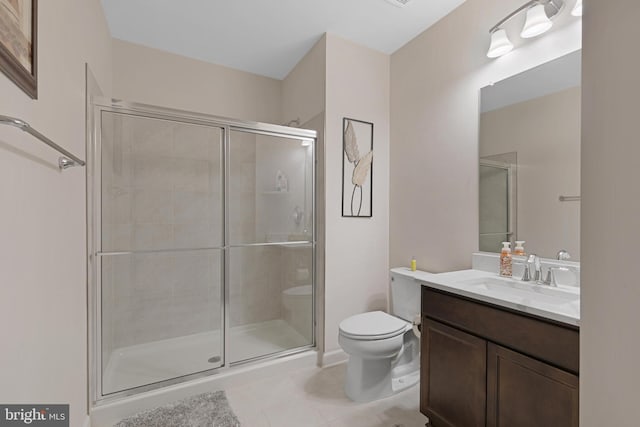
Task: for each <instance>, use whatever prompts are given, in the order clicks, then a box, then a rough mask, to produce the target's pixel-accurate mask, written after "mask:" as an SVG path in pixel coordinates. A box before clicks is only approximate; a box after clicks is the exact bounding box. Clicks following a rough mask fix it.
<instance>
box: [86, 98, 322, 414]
mask: <svg viewBox="0 0 640 427" xmlns="http://www.w3.org/2000/svg"><path fill="white" fill-rule="evenodd" d="M103 112H108V113H113V114H122V115H126V116H129V117H140V118H147V119H157V120H168V121H172V122H180V123H184V124H187V125H197V126H198V125H199V126H207V127H212V128H218V129H220V130H221V131H222V139H223V140H222V148H221V161H220V165H221V176H220V178H221V180H222V186H221V187H222V188H221V190H222V203H223V209H222V226H223V230H222V231H223V241H222V247H220V248H209V249H212V250H213V249H215V250H220V251H221V260H222V262H221V272H220V276H221V277H220V279H221V286H220V294H221V295H220V297H221V298H220V315H221V324H222V327H221V328H220V330H221V332H222V334H223V335H222V339H221V345H222V351H221V358H222V360H221V364H220V366H219V367H215V368H212V369H208V370H204V371H198V372H194V373H191V374H186V375H182V376H179V377H174V378H170V379H166V380H163V381H159V382H154V383H151V384H146V385H141V386H137V387H133V388H129V389H126V390H122V391H118V392H113V393H108V394H106V395H105V394H102V381H103V378H102V375H103V368H102V324H101V321H102V301H101V299H102V283H101V277H100V276H101V275H100V273H101V267H100V266H99V264H100V262H101V261H100V258H101V257H100V256H98V253H99V252H100V250H101V232H102V231H101V228H102V217H101V213H102V210H101V199H102V197H101V196H102V173H101V172H102V170H101V161H100V160H101V158H102V154H101V149H102V132H101V130H102V118H101V115H102V113H103ZM87 124H88V126H90V127H89V129H90V137H89V139H88V141H87V145H88V147H87V153H88V155H87V160H88V161H87V252H88V256H87V262H88V266H87V268H88V269H87V272H88V293H87V298H88V313H87V317H88V322H89V325H88V335H89V337H88V345H89V364H88V365H89V400H90V406H91V407H95V406H100V405H103V404H107V403H111V402H113V401H115V400H119V399H122V398H125V397H128V396H133V395H137V394H140V393H144V392H147V391H151V390H156V389H159V388H163V387H167V386H170V385H174V384H180V383H184V382H188V381H192V380H195V379H198V378H203V377H208V376H211V375H213V374H216V373H221V372H225V371H228V370H229V369H231V368H233V367H234V366H239V365H244V364H247V363H251V362H255V361H266V360H273V359H278V358H281V357H286V356H290V355H293V354H296V353H301V352H304V351H307V350H310V349H313V348H315V347H316V344H317V331H316V329H317V313H316V311H317V309H316V306H317V295H316V292H317V289H316V287H317V286H316V285H317V283H316V241H317V236H316V232H317V227H316V221H317V215H316V165H317V159H316V154H317V152H316V151H317V132H316V131H315V130H309V129H299V128H291V127H287V126H281V125H274V124H270V123H261V122H252V121H245V120H238V119H231V118H227V117H220V116H213V115H209V114H204V113H197V112H192V111H185V110H178V109H172V108H166V107H159V106H154V105H149V104H142V103H136V102H128V101H123V100H118V99H108V98H102V97H94V98H92V99H91V101H90V105H88V108H87ZM231 131H240V132H248V133H253V134H261V135H267V136H273V137H280V138H287V139H295V140H300V141H308V142H310V143H311V145H312V148H311V153H312V154H311V183H312V185H311V198H310V201H311V212H312V220H311V242H308V241H301V242H279V243H275V244H279V245H282V244H285V245H290V246H293V247H295V246H300V245H301V244H307V245H308V244H311V251H312V254H311V257H312V259H311V266H312V271H311V280H312V281H311V285H312V286H311V289H312V316H311V318H312V328H311V330H312V335H311V343H310V344H308V345H304V346H301V347H296V348H293V349H289V350H283V351H281V352H277V353H272V354H267V355H263V356H258V357H253V358H249V359H246V360H241V361H238V362H233V363H230V362H229V361H228V360H227V359H228V358H227V351H228V349H229V335H230V334H229V329H230V310H229V297H230V280H229V276H230V255H229V254H230V250H231V248H235V247H245V246H247V247H250V246H269V245H271V243H256V244H251V243H250V244H240V245H238V244H236V245H231V244H230V240H229V237H230V234H229V221H228V219H229V182H230V180H229V178H230V177H229V175H230V171H229V169H230V168H229V165H230V163H229V156H230V143H231V139H230V138H231ZM305 202H306V200H305ZM203 249H204V248H203ZM197 250H198V249H197V248H194V249H180V250H175V251H181V252H189V251H192V252H193V251H197ZM170 251H174V250H171V249H169V250H157V251H153V250H152V251H143V252H150V253H154V252H170ZM129 252H133V253H135V252H138V251H124V252H120V251H119V252H117V253H129Z"/></svg>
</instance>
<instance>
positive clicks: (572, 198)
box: [558, 196, 580, 202]
mask: <svg viewBox="0 0 640 427" xmlns="http://www.w3.org/2000/svg"><path fill="white" fill-rule="evenodd" d="M558 200H560V201H561V202H579V201H580V196H560V197H558Z"/></svg>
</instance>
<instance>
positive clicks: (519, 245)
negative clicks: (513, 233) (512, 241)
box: [513, 240, 526, 256]
mask: <svg viewBox="0 0 640 427" xmlns="http://www.w3.org/2000/svg"><path fill="white" fill-rule="evenodd" d="M524 244H525V241H524V240H516V247H515V249H514V250H513V254H514V255H516V256H525V255H526V253H525V252H524Z"/></svg>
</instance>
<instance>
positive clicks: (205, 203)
mask: <svg viewBox="0 0 640 427" xmlns="http://www.w3.org/2000/svg"><path fill="white" fill-rule="evenodd" d="M221 138H222V132H221V130H219V129H215V128H208V127H202V126H194V125H187V124H180V123H175V122H168V121H162V120H152V119H143V118H135V117H130V116H123V115H116V114H111V113H103V135H102V162H101V165H102V215H103V217H102V224H103V226H102V227H103V228H102V251H103V252H119V251H122V252H130V251H150V250H151V251H153V250H167V249H169V250H173V249H200V248H211V247H219V246H221V244H222V233H223V231H222V209H221V206H222V203H221V197H222V191H221V177H220V170H221V167H220V160H221V159H220V148H221V143H222V139H221ZM220 262H221V251H220V250H198V251H181V252H163V253H157V252H155V253H139V254H133V255H131V254H121V255H107V256H103V257H102V272H103V274H102V289H103V295H102V328H103V357H104V356H107V355H108V354H110V353H111V351H113V349H116V348H120V347H125V346H130V345H134V344H143V343H146V342H150V341H156V340H161V339H167V338H173V337H177V336H182V335H188V334H194V333H198V332H205V331H211V330H213V329H217V328H219V327H220V310H219V307H220V283H221V280H220V274H221V269H220ZM105 360H106V359H105Z"/></svg>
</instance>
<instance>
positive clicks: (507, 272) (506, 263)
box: [500, 242, 512, 277]
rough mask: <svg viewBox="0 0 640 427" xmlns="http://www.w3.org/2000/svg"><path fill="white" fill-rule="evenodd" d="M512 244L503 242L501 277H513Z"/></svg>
mask: <svg viewBox="0 0 640 427" xmlns="http://www.w3.org/2000/svg"><path fill="white" fill-rule="evenodd" d="M510 246H511V243H509V242H502V251H501V252H500V275H501V276H505V277H511V275H512V272H511V267H512V265H511V248H510Z"/></svg>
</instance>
